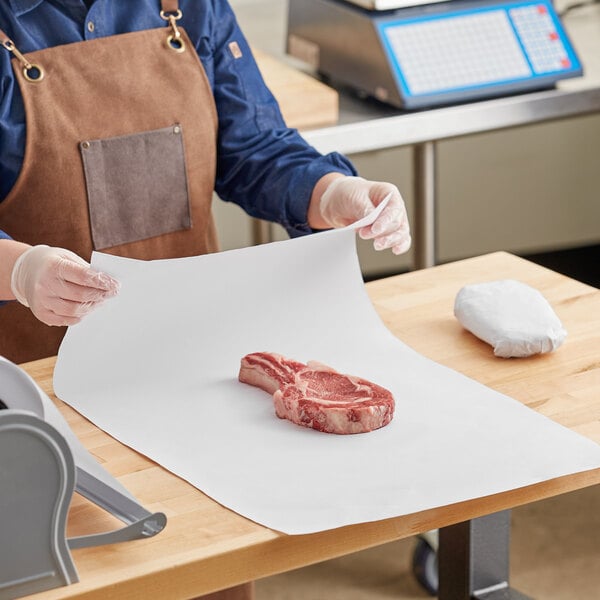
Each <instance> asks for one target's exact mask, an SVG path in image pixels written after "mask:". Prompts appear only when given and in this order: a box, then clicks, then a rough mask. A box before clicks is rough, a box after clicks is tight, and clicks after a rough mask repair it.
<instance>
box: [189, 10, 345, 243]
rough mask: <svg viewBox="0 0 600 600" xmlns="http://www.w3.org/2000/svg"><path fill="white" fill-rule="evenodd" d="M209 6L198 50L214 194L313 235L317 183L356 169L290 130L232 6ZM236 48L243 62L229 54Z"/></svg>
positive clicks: (289, 228)
mask: <svg viewBox="0 0 600 600" xmlns="http://www.w3.org/2000/svg"><path fill="white" fill-rule="evenodd" d="M211 4H212V10H213V11H214V13H213V15H212V17H213V19H212V31H211V35H210V36H208V38H204V39H200V40H199V44H198V47H197V49H198V53H199V55H200V58H201V59H202V61H203V64H204V66H205V69H206V70H207V75H208V77H209V80H212V86H213V93H214V98H215V102H216V106H217V112H218V116H219V134H218V162H217V179H216V184H215V191H216V192H217V194H218V195H219V197H220V198H221V199H222V200H225V201H230V202H235V203H236V204H238V205H239V206H241V207H242V208H243V209H244V210H245V211H246V212H247V213H248V214H250V215H252V216H254V217H258V218H261V219H265V220H268V221H274V222H277V223H280V224H281V225H282V226H283V227H285V229H286V230H287V231H288V233H289V234H290V235H291V236H293V237H294V236H297V235H302V234H306V233H311V231H312V230H311V228H310V227H309V225H308V223H307V210H308V204H309V201H310V196H311V193H312V190H313V188H314V186H315V184H316V183H317V181H318V180H319V179H320V178H321V177H322V176H323V175H325V174H327V173H330V172H334V171H335V172H339V173H342V174H345V175H355V174H356V171H355V169H354V167H353V166H352V164H351V163H350V161H349V160H348V159H347V158H345V157H344V156H342V155H340V154H337V153H331V154H329V155H326V156H323V155H321V154H320V153H319V152H317V150H316V149H314V148H313V147H311V146H310V145H309V144H308V143H307V142H306V141H305V140H304V139H303V138H302V136H301V135H300V134H299V133H298V131H297V130H295V129H290V128H288V127H286V125H285V122H284V120H283V117H282V115H281V112H280V109H279V105H278V103H277V101H276V100H275V98H274V97H273V94H272V93H271V92H270V90H269V89H268V88H267V86H266V84H265V83H264V80H263V78H262V75H261V73H260V71H259V69H258V66H257V65H256V62H255V60H254V57H253V56H252V52H251V49H250V47H249V45H248V42H247V41H246V39H245V37H244V35H243V34H242V32H241V30H240V27H239V25H238V23H237V20H236V18H235V16H234V13H233V11H232V9H231V7H230V5H229V3H228V2H225V1H222V0H213V2H212V3H211ZM188 10H193V9H191V7H190V9H188ZM196 10H197V9H196ZM184 14H185V13H184ZM233 43H235V44H237V46H238V47H239V49H240V50H241V56H239V53H237V52H236V53H234V52H232V50H231V46H230V45H231V44H233ZM236 56H237V57H236Z"/></svg>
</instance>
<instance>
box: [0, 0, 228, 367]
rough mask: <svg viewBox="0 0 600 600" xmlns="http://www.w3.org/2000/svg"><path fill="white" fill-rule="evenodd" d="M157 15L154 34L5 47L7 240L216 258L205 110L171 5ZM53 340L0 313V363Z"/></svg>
mask: <svg viewBox="0 0 600 600" xmlns="http://www.w3.org/2000/svg"><path fill="white" fill-rule="evenodd" d="M162 8H163V11H164V12H161V15H162V16H163V18H165V17H169V14H166V13H168V12H169V13H170V14H171V19H170V22H169V23H167V26H166V27H165V28H160V29H152V30H146V31H139V32H133V33H126V34H122V35H116V36H111V37H106V38H99V39H95V40H89V41H83V42H77V43H72V44H67V45H64V46H56V47H53V48H47V49H45V50H40V51H36V52H31V53H29V54H26V55H20V53H19V52H18V50H16V51H15V49H14V48H13V49H12V52H13V53H14V54H15V56H16V58H13V59H12V63H13V69H14V72H15V76H16V78H17V80H18V83H19V87H20V89H21V93H22V95H23V100H24V104H25V114H26V125H27V140H26V148H25V158H24V163H23V167H22V171H21V173H20V175H19V177H18V179H17V182H16V184H15V186H14V187H13V189H12V190H11V192H10V193H9V195H8V196H7V198H6V199H5V200H4V201H3V202H1V203H0V229H3V230H4V231H6V232H7V233H8V234H9V235H11V236H12V237H13V238H14V239H16V240H20V241H23V242H27V243H29V244H32V245H34V244H47V245H50V246H58V247H63V248H68V249H70V250H72V251H74V252H75V253H77V254H79V255H80V256H82V257H83V258H84V259H86V260H89V259H90V255H91V252H92V250H100V251H103V252H108V253H111V254H118V255H121V256H127V257H133V258H139V259H155V258H172V257H181V256H191V255H196V254H202V253H207V252H213V251H216V250H217V249H218V247H217V245H218V243H217V237H216V231H215V227H214V222H213V218H212V214H211V200H212V193H213V189H214V178H215V169H216V138H217V126H218V118H217V112H216V107H215V104H214V99H213V95H212V92H211V89H210V85H209V82H208V80H207V77H206V73H205V71H204V68H203V67H202V64H201V62H200V60H199V58H198V56H197V54H196V52H195V49H194V47H193V45H192V44H191V43H190V41H189V39H188V38H187V35H186V34H185V32H184V31H183V30H182V29H178V28H177V25H176V21H175V19H174V18H173V14H176V15H177V16H180V14H181V13H180V12H179V11H178V9H177V2H176V1H173V0H163V1H162ZM158 10H159V6H158V2H157V12H158ZM165 20H168V19H167V18H165ZM0 33H1V32H0ZM168 37H169V39H170V40H171V42H170V43H169V42H168V40H167V38H168ZM173 38H176V39H173ZM7 40H8V42H10V40H9V39H8V38H7V37H6V35H5V34H3V33H2V40H0V41H2V42H3V44H4V45H5V47H6V41H7ZM13 46H14V45H13ZM8 49H9V50H11V48H10V46H9V47H8ZM28 64H29V67H30V68H28V67H27V65H28ZM32 65H37V67H36V66H33V67H32ZM40 74H43V77H39V75H40ZM36 75H37V79H35V76H36ZM31 79H33V80H31ZM64 333H65V328H63V327H49V326H47V325H44V324H43V323H41V322H39V321H38V320H37V319H36V318H35V317H34V316H33V315H32V313H31V312H30V311H29V309H27V308H25V307H24V306H21V305H20V304H18V303H17V302H13V303H10V304H8V305H6V306H4V307H1V308H0V355H3V356H5V357H7V358H9V359H10V360H12V361H14V362H17V363H19V362H25V361H29V360H34V359H37V358H42V357H47V356H51V355H54V354H56V352H57V350H58V346H59V343H60V341H61V339H62V337H63V335H64Z"/></svg>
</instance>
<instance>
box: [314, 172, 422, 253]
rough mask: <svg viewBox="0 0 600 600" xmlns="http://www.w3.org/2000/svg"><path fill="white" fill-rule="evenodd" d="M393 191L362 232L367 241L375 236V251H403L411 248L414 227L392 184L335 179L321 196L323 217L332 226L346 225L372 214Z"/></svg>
mask: <svg viewBox="0 0 600 600" xmlns="http://www.w3.org/2000/svg"><path fill="white" fill-rule="evenodd" d="M390 193H391V195H392V196H391V198H390V200H389V202H388V205H387V206H386V207H385V208H384V209H383V211H382V212H381V214H380V215H379V216H378V217H377V219H375V221H374V222H373V223H372V224H371V225H368V226H367V227H362V228H360V229H359V231H358V234H359V235H360V237H361V238H362V239H364V240H371V239H372V240H373V247H374V248H375V250H385V249H386V248H391V249H392V252H393V253H394V254H402V253H403V252H406V251H407V250H408V249H409V248H410V243H411V238H410V228H409V225H408V217H407V215H406V208H405V206H404V201H403V200H402V196H401V195H400V191H399V190H398V188H397V187H396V186H395V185H393V184H391V183H384V182H379V181H367V180H366V179H363V178H362V177H339V178H337V179H334V180H333V181H332V182H331V183H330V184H329V185H328V186H327V189H326V190H325V192H324V193H323V195H322V196H321V202H320V211H321V216H322V218H323V220H324V221H325V222H326V223H328V224H329V226H331V227H345V226H346V225H350V224H352V223H354V222H355V221H358V220H359V219H362V218H363V217H364V216H366V215H368V214H369V213H370V212H371V211H372V210H373V209H374V208H375V207H376V206H377V205H378V204H379V203H380V202H382V201H383V200H384V199H385V198H386V197H387V196H388V195H389V194H390Z"/></svg>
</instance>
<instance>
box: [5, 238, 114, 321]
mask: <svg viewBox="0 0 600 600" xmlns="http://www.w3.org/2000/svg"><path fill="white" fill-rule="evenodd" d="M10 283H11V289H12V292H13V294H14V295H15V297H16V298H17V300H18V301H19V302H20V303H21V304H23V305H25V306H28V307H29V308H31V311H32V312H33V314H34V315H35V316H36V317H37V318H38V319H39V320H40V321H42V322H44V323H46V324H47V325H74V324H75V323H79V321H81V319H82V318H83V317H84V316H85V315H86V314H88V313H89V312H91V311H92V310H93V309H94V308H95V307H96V306H98V305H99V304H101V303H102V302H103V301H104V300H105V299H107V298H110V297H112V296H115V295H116V294H117V292H118V291H119V283H118V282H117V281H116V280H114V279H113V278H112V277H110V276H109V275H107V274H106V273H99V272H97V271H94V270H93V269H92V268H91V267H90V265H89V264H88V263H87V262H85V261H84V260H83V259H82V258H80V257H79V256H77V255H76V254H74V253H73V252H71V251H70V250H64V249H63V248H50V247H49V246H33V247H32V248H29V249H28V250H26V251H25V252H23V254H21V256H19V258H18V259H17V260H16V261H15V265H14V267H13V270H12V275H11V282H10Z"/></svg>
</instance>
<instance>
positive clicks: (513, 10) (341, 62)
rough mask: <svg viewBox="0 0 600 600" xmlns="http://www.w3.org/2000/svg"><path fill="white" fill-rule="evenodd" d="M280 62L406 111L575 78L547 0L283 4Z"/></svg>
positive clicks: (578, 69)
mask: <svg viewBox="0 0 600 600" xmlns="http://www.w3.org/2000/svg"><path fill="white" fill-rule="evenodd" d="M425 2H427V3H426V4H425ZM287 52H288V53H289V54H290V55H292V56H294V57H296V58H298V59H300V60H302V61H304V62H306V63H308V64H309V65H310V66H311V67H313V68H314V69H315V70H316V71H317V72H318V73H319V74H321V75H323V76H325V77H326V78H328V79H330V80H331V81H332V82H339V83H341V84H344V85H348V86H350V87H351V88H353V89H355V90H357V91H358V92H359V93H362V94H364V95H367V96H372V97H374V98H377V99H378V100H380V101H382V102H386V103H388V104H391V105H393V106H396V107H398V108H406V109H420V108H428V107H433V106H439V105H444V104H453V103H458V102H468V101H471V100H477V99H482V98H489V97H494V96H504V95H510V94H515V93H521V92H526V91H532V90H540V89H547V88H551V87H553V86H554V85H555V84H556V82H557V81H559V80H561V79H565V78H569V77H577V76H579V75H581V74H582V73H583V69H582V66H581V62H580V61H579V58H578V57H577V54H576V53H575V50H574V48H573V46H572V44H571V42H570V40H569V38H568V36H567V34H566V32H565V30H564V28H563V26H562V23H561V21H560V19H559V17H558V15H557V13H556V11H555V9H554V7H553V5H552V3H551V2H550V1H549V0H516V1H510V0H508V1H507V0H450V1H445V2H444V1H440V2H434V3H432V2H431V0H290V2H289V14H288V36H287Z"/></svg>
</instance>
